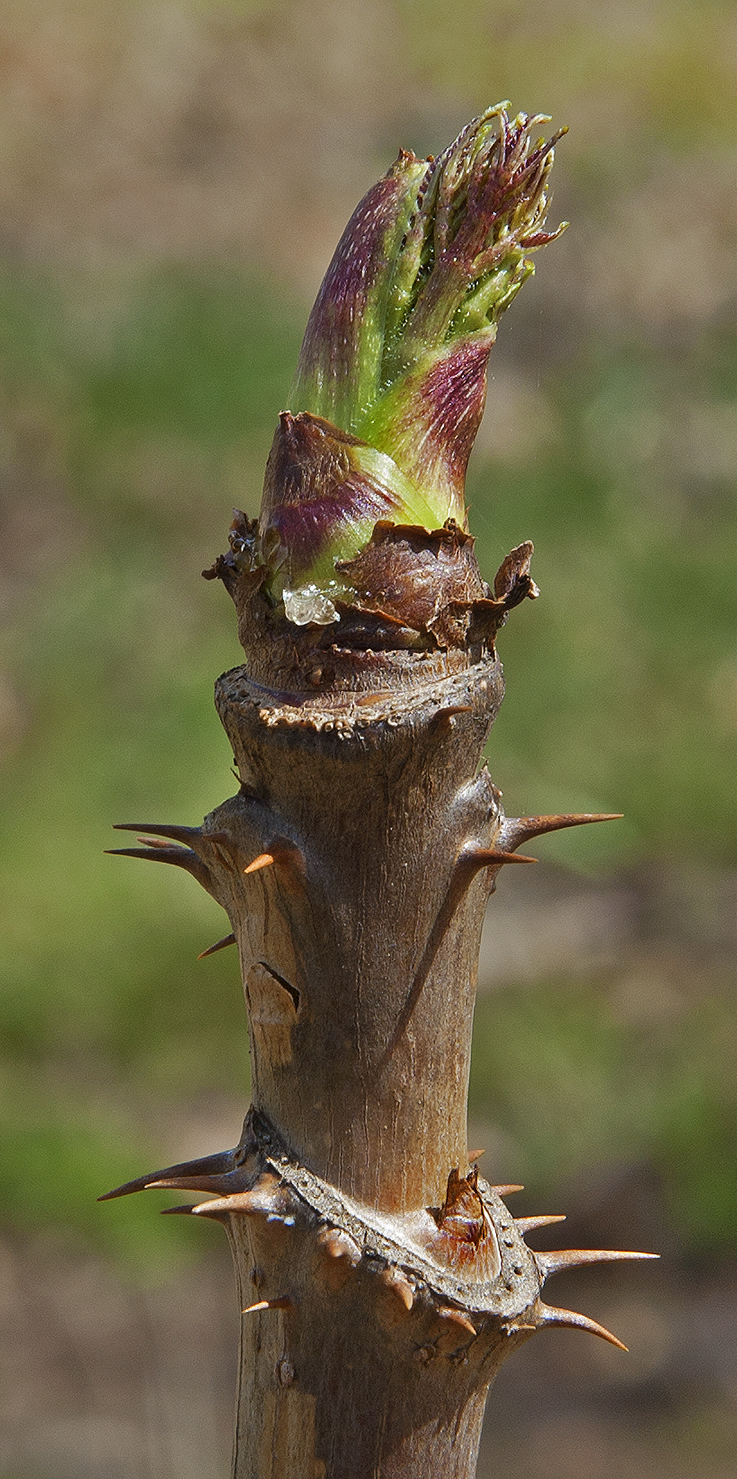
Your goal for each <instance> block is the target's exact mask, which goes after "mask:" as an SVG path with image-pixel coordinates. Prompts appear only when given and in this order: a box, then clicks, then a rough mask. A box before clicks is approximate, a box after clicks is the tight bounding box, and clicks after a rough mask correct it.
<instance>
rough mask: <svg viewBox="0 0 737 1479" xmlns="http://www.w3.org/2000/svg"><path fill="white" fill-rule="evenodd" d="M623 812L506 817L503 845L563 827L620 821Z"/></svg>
mask: <svg viewBox="0 0 737 1479" xmlns="http://www.w3.org/2000/svg"><path fill="white" fill-rule="evenodd" d="M621 819H622V813H621V812H618V811H612V812H604V811H602V812H560V813H558V814H556V815H555V816H549V817H505V819H504V821H503V822H502V825H501V828H500V831H499V844H500V846H501V847H505V848H514V847H519V846H520V844H521V843H523V842H529V841H530V840H531V839H532V838H533V837H541V836H542V835H543V833H544V832H559V831H561V829H562V828H563V827H585V826H588V824H589V823H590V822H618V821H621Z"/></svg>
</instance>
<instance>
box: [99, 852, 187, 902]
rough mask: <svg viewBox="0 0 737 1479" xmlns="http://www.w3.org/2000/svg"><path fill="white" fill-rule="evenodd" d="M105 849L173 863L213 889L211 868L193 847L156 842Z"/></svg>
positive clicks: (134, 856)
mask: <svg viewBox="0 0 737 1479" xmlns="http://www.w3.org/2000/svg"><path fill="white" fill-rule="evenodd" d="M105 851H106V853H107V854H109V856H110V857H118V858H148V860H149V862H152V863H173V864H174V867H175V868H184V869H185V870H186V871H187V873H191V874H192V877H193V878H196V879H197V882H198V883H201V884H202V886H203V888H205V889H206V890H207V892H208V893H209V892H210V891H211V887H212V880H211V878H210V870H209V868H208V867H207V866H206V864H205V863H203V862H202V859H201V858H198V856H197V854H196V853H195V852H192V850H191V848H188V847H160V846H159V845H158V844H156V845H155V846H153V847H108V848H106V849H105Z"/></svg>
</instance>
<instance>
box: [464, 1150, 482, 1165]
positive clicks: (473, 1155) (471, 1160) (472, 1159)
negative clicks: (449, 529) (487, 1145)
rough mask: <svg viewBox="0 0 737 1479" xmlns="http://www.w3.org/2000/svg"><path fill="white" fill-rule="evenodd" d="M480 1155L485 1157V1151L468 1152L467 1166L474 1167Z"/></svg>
mask: <svg viewBox="0 0 737 1479" xmlns="http://www.w3.org/2000/svg"><path fill="white" fill-rule="evenodd" d="M482 1155H486V1151H485V1150H469V1152H468V1164H469V1166H474V1165H475V1164H476V1162H477V1161H480V1160H481V1157H482Z"/></svg>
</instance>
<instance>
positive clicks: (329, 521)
mask: <svg viewBox="0 0 737 1479" xmlns="http://www.w3.org/2000/svg"><path fill="white" fill-rule="evenodd" d="M507 106H508V105H507V104H499V105H497V106H496V107H493V108H489V109H487V111H486V112H485V113H483V114H482V115H481V116H480V117H479V118H477V119H475V120H474V121H473V122H472V123H470V124H468V126H467V127H466V128H465V129H464V130H463V131H462V133H461V134H459V136H458V138H457V139H456V140H455V141H454V143H452V144H451V145H449V147H448V148H447V149H446V150H444V152H443V153H442V154H440V155H439V156H438V157H437V158H434V159H433V158H430V159H426V160H420V159H416V158H415V156H414V155H413V154H411V153H407V152H404V151H403V152H402V153H400V155H399V157H398V159H397V160H396V162H395V163H394V164H393V165H392V167H391V169H390V170H389V171H388V173H387V174H386V175H385V176H384V178H383V179H381V180H379V181H378V182H377V184H376V185H374V186H373V188H372V189H371V190H369V192H368V194H367V195H366V196H364V198H363V200H362V201H361V202H360V204H359V205H358V207H357V209H356V211H355V212H354V214H353V216H352V218H351V220H350V221H349V223H348V226H347V227H346V229H345V231H344V233H343V236H342V238H341V241H340V242H339V244H338V247H337V249H336V252H335V255H334V257H333V260H332V262H331V263H330V266H329V268H328V271H327V273H326V276H325V279H324V281H323V283H322V286H321V288H320V292H319V294H318V297H317V301H316V302H315V305H314V308H313V310H312V313H311V315H310V319H309V322H308V324H307V329H306V332H305V336H304V341H303V344H302V350H301V353H300V357H299V363H298V366H297V373H296V376H295V379H294V383H293V386H292V391H291V396H290V403H289V410H288V411H285V412H284V413H283V414H282V415H281V417H280V421H279V426H278V428H277V431H276V435H275V437H274V442H273V445H272V449H271V453H270V456H269V460H268V464H267V469H266V478H265V483H264V491H263V499H262V505H261V516H260V520H259V522H258V525H255V524H250V523H249V522H248V521H247V520H245V519H244V518H243V516H242V515H241V516H238V518H237V521H236V525H235V526H234V530H233V531H231V555H230V556H226V557H224V558H223V559H221V561H219V562H218V564H217V566H216V567H215V568H214V569H213V572H212V573H213V574H218V575H221V576H222V578H223V579H224V580H225V581H226V584H228V586H229V589H231V593H232V594H234V596H235V594H236V592H235V587H236V585H237V584H239V587H240V588H239V593H238V604H239V605H240V604H242V600H243V597H244V592H245V591H246V588H248V591H249V592H252V591H254V590H255V589H256V588H257V589H258V591H259V593H260V598H261V600H262V601H266V603H267V604H268V605H269V607H270V609H271V611H272V613H274V619H276V620H278V619H280V618H282V617H283V618H284V619H286V621H287V622H289V623H290V624H291V625H292V627H294V626H298V627H305V626H314V627H321V626H323V627H329V626H330V625H332V624H333V623H334V622H337V621H340V620H341V619H344V617H345V611H346V608H348V609H350V610H352V611H353V610H355V609H356V608H360V609H362V610H366V609H368V610H372V611H373V612H374V613H376V612H377V611H380V612H381V613H383V614H384V615H386V617H387V619H388V620H389V621H390V623H391V622H392V621H394V622H396V623H398V624H399V625H400V626H401V625H403V624H404V625H405V626H406V628H407V630H408V631H409V632H410V636H409V637H406V638H404V637H403V638H401V639H398V640H399V645H410V646H412V645H419V646H423V645H426V644H427V642H428V641H430V644H431V645H432V644H433V643H434V644H435V645H437V644H438V643H440V644H441V645H442V644H443V643H445V642H446V639H447V632H448V630H449V628H448V623H447V622H446V621H444V622H442V623H441V626H442V629H443V632H444V633H445V635H442V634H440V635H439V632H438V631H436V632H435V633H434V634H433V635H432V637H431V638H428V628H427V624H426V623H424V621H422V620H419V618H417V614H416V612H412V611H408V610H406V609H405V602H404V596H403V594H402V591H401V590H400V589H399V588H400V587H405V586H406V583H407V582H406V571H405V570H404V568H403V569H402V572H401V573H400V575H398V574H397V570H396V568H395V567H396V566H397V560H398V559H399V563H400V565H403V566H404V565H406V564H407V560H405V559H404V556H403V555H402V556H401V558H400V557H399V556H398V553H397V546H398V545H399V544H401V542H402V541H401V539H400V537H399V536H400V531H401V530H402V529H405V530H406V529H408V528H410V527H411V528H412V529H414V530H416V531H426V532H427V533H428V534H431V535H435V534H437V537H436V538H435V540H434V543H433V542H432V541H431V543H430V545H429V546H428V549H429V552H430V555H431V556H432V557H433V558H435V557H436V556H438V554H439V551H440V550H441V549H442V550H444V552H445V555H446V556H447V558H446V560H445V566H446V567H447V568H446V571H445V573H446V575H447V574H448V572H449V571H450V567H451V566H452V567H453V569H452V573H451V578H450V583H449V584H447V583H446V589H445V591H444V595H443V597H442V601H441V604H442V605H443V606H444V608H446V609H449V608H450V607H453V608H455V607H457V606H458V604H459V603H460V604H461V605H462V604H463V603H464V602H465V603H466V605H468V603H469V602H479V601H484V600H489V599H491V600H492V603H493V598H492V597H491V593H490V592H489V590H488V587H486V586H485V585H484V583H483V582H482V581H481V580H480V577H478V578H476V577H474V578H473V579H471V580H470V582H469V569H470V566H471V565H472V564H473V565H474V566H475V560H474V559H473V554H472V545H471V547H470V549H466V548H464V544H465V541H466V540H468V535H467V534H466V533H465V531H466V515H465V502H464V485H465V477H466V468H467V464H468V459H469V455H470V452H471V448H472V446H473V442H474V439H475V436H476V433H477V431H478V428H479V425H480V422H481V417H482V415H483V411H484V402H485V396H486V369H487V364H488V358H489V353H490V350H491V347H492V345H493V343H494V339H495V337H496V331H497V325H498V322H499V319H500V317H501V314H502V313H503V312H504V309H505V308H506V307H507V306H508V305H509V303H511V301H512V299H513V298H514V297H515V295H516V294H517V292H518V291H519V289H520V287H521V286H522V283H523V282H524V281H525V279H526V278H527V277H529V276H530V274H531V273H532V272H533V271H534V267H533V262H532V257H531V253H533V252H534V251H535V250H536V248H538V247H540V246H542V245H544V244H545V243H546V242H548V241H552V240H553V239H554V238H555V237H557V236H558V235H559V234H560V232H561V231H562V230H563V229H564V228H563V226H559V227H558V228H557V230H555V231H551V232H548V231H546V230H545V229H544V228H545V216H546V209H547V203H548V177H549V173H550V168H551V165H552V161H553V150H554V146H555V144H556V142H557V140H558V139H559V138H560V136H561V134H562V133H564V132H565V130H564V129H561V130H560V131H559V132H558V133H557V134H555V135H554V136H553V137H552V138H551V139H549V140H547V141H545V139H544V138H538V137H536V131H537V130H538V128H539V126H540V125H541V124H543V123H545V122H547V121H548V120H547V118H546V117H545V115H536V116H535V117H532V118H528V117H527V116H526V115H525V114H522V113H521V114H519V115H518V116H517V117H516V118H514V119H511V120H510V118H509V116H508V113H507ZM392 531H396V532H392ZM441 531H442V533H443V534H444V535H445V542H444V544H443V540H442V538H441ZM377 546H378V549H379V550H380V553H377ZM388 546H392V548H391V549H389V548H388ZM451 546H452V548H451ZM412 553H413V555H417V553H418V551H417V550H416V549H415V550H414V551H413V552H412ZM392 581H393V582H394V583H393V584H392ZM397 581H398V584H397ZM531 590H532V588H531V587H530V590H528V592H527V593H528V594H529V593H531ZM397 592H399V594H397ZM392 601H393V602H394V604H393V605H392ZM418 622H419V625H418ZM497 624H498V621H497ZM451 626H452V622H451ZM467 630H468V622H466V624H465V626H464V630H463V633H461V634H459V635H461V636H462V638H463V640H465V638H466V636H467ZM417 631H419V638H418V640H417V641H415V638H414V637H413V636H412V635H411V634H412V633H415V632H417Z"/></svg>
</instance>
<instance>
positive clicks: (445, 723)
mask: <svg viewBox="0 0 737 1479" xmlns="http://www.w3.org/2000/svg"><path fill="white" fill-rule="evenodd" d="M472 713H473V704H449V705H448V707H447V708H445V709H439V710H438V712H437V714H436V715H435V717H434V719H433V721H432V722H433V724H435V725H437V727H438V728H439V729H440V728H442V729H450V728H451V721H452V720H453V719H454V718H455V716H456V714H472Z"/></svg>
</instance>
